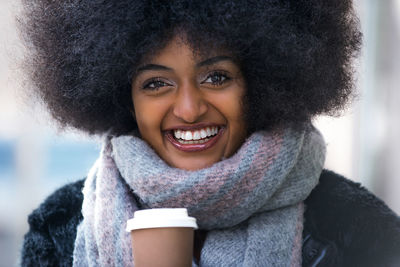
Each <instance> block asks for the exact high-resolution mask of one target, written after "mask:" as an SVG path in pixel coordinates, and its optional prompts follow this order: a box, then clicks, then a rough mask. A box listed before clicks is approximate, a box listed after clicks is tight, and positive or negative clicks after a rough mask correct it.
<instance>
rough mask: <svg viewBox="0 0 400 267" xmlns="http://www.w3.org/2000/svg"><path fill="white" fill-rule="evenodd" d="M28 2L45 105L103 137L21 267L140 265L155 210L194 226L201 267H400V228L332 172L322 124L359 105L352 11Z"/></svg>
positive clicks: (26, 21) (322, 5) (276, 4)
mask: <svg viewBox="0 0 400 267" xmlns="http://www.w3.org/2000/svg"><path fill="white" fill-rule="evenodd" d="M23 3H24V7H25V12H24V16H23V18H22V19H21V21H22V23H21V28H22V32H23V33H24V35H25V38H26V40H27V44H28V45H30V48H31V52H32V55H31V57H30V59H31V61H30V62H28V63H27V65H28V66H27V67H28V70H29V71H30V78H31V79H32V82H33V84H34V86H35V88H37V89H36V90H37V92H38V94H39V95H40V97H41V98H42V99H43V100H44V102H45V103H46V104H47V106H48V108H49V110H50V112H51V113H52V115H53V117H54V118H55V119H56V120H58V121H59V122H60V123H61V125H62V126H72V127H75V128H77V129H81V130H84V131H86V132H88V133H91V134H101V135H104V137H105V138H104V144H103V149H102V153H101V155H100V157H99V160H98V161H97V162H96V163H95V165H94V166H93V168H92V170H91V172H90V173H89V175H88V177H87V178H86V179H85V180H84V181H78V182H76V183H73V184H69V185H66V186H65V187H63V188H61V189H60V190H58V191H56V192H55V193H54V194H53V195H51V196H50V197H49V198H48V199H47V200H46V201H45V202H44V203H43V204H42V205H41V206H40V207H39V208H38V209H37V210H35V211H34V212H33V213H32V214H31V215H30V217H29V223H30V230H29V232H28V233H27V235H26V236H25V242H24V247H23V251H22V264H23V265H26V266H31V265H32V266H70V265H75V266H87V265H90V266H108V265H111V266H113V265H117V266H124V265H130V264H131V263H132V261H133V259H132V253H131V243H130V239H129V234H127V233H125V231H124V228H125V227H124V223H125V222H126V220H127V219H129V218H130V217H132V214H133V212H134V211H135V210H138V209H143V208H157V207H186V208H188V210H189V213H190V215H191V216H194V217H196V218H197V221H198V224H199V227H200V230H199V231H197V232H196V236H195V244H194V245H195V249H194V255H193V265H199V266H301V265H302V266H398V265H399V263H400V261H399V256H400V255H399V253H398V252H399V251H400V220H399V218H398V217H397V216H396V215H395V214H394V213H393V212H392V211H391V210H390V209H389V208H388V207H387V206H386V205H385V204H384V203H383V202H382V201H380V200H378V199H377V198H376V197H374V196H373V195H371V194H370V193H369V192H368V191H367V190H365V189H363V188H361V187H360V186H359V185H358V184H355V183H353V182H350V181H348V180H346V179H345V178H343V177H341V176H339V175H337V174H335V173H333V172H329V171H326V170H322V167H323V163H324V155H325V145H324V142H323V139H322V137H321V136H320V134H319V133H318V131H317V130H315V129H314V128H313V127H312V125H311V123H310V121H311V118H313V116H315V115H317V114H321V113H331V114H332V113H336V112H337V111H339V110H341V109H342V107H343V106H344V105H345V104H346V101H347V100H348V98H349V97H350V96H351V93H352V88H353V80H352V71H353V70H352V67H351V63H352V59H353V58H354V57H355V56H356V55H357V53H358V51H359V47H360V39H361V34H360V32H359V30H358V21H357V18H356V17H355V15H354V13H353V9H352V3H351V1H347V0H340V1H335V2H331V1H321V0H313V1H310V0H308V1H303V0H301V1H300V0H293V1H290V0H287V1H283V0H271V1H215V0H214V1H136V2H133V1H93V0H90V1H66V2H61V1H52V2H49V1H43V0H29V1H28V0H26V1H23ZM82 192H83V193H82Z"/></svg>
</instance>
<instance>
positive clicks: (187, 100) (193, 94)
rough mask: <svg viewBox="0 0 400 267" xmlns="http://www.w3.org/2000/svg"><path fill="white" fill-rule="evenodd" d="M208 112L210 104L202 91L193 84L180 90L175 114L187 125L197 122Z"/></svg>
mask: <svg viewBox="0 0 400 267" xmlns="http://www.w3.org/2000/svg"><path fill="white" fill-rule="evenodd" d="M207 110H208V104H207V101H206V99H205V98H204V96H203V94H202V92H201V91H200V89H199V88H198V87H197V86H196V85H194V84H191V83H188V84H186V85H183V86H181V87H180V88H179V89H178V92H177V95H176V99H175V103H174V107H173V114H174V115H175V116H176V117H178V118H179V119H181V120H183V121H184V122H186V123H194V122H196V121H197V120H198V119H199V118H200V117H201V116H202V115H204V114H205V113H206V112H207Z"/></svg>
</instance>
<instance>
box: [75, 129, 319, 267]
mask: <svg viewBox="0 0 400 267" xmlns="http://www.w3.org/2000/svg"><path fill="white" fill-rule="evenodd" d="M324 159H325V143H324V141H323V138H322V136H321V135H320V133H319V132H318V131H317V130H316V129H315V128H313V127H312V126H309V127H308V128H306V129H305V130H302V131H297V130H294V129H292V128H287V129H285V130H280V131H274V132H257V133H254V134H252V135H251V136H250V137H249V138H248V139H247V140H246V141H245V143H244V144H243V145H242V147H241V148H240V149H239V150H238V152H237V153H236V154H235V155H233V156H232V157H230V158H228V159H225V160H222V161H220V162H217V163H215V164H214V165H212V166H211V167H209V168H205V169H201V170H197V171H186V170H181V169H176V168H172V167H170V166H168V165H167V164H166V163H165V162H164V161H163V160H162V159H161V158H159V157H158V156H157V154H156V153H155V152H154V151H153V150H152V149H151V148H150V147H149V146H148V145H147V143H146V142H144V141H143V140H141V139H139V138H137V137H133V136H119V137H113V138H106V140H105V142H104V146H103V149H102V153H101V156H100V158H99V160H98V161H97V162H96V164H95V166H94V167H93V168H92V170H91V172H90V174H89V176H88V178H87V180H86V182H85V186H84V190H83V194H84V201H83V206H82V214H83V217H84V219H83V221H82V222H81V224H80V225H79V226H78V233H77V238H76V241H75V249H74V261H73V262H74V266H132V262H133V259H132V253H131V241H130V236H129V233H126V232H125V223H126V221H127V220H128V219H130V218H131V217H132V216H133V212H134V211H135V210H137V209H138V203H137V202H136V199H140V202H141V205H142V206H143V207H145V208H160V207H163V208H167V207H168V208H175V207H176V208H178V207H179V208H180V207H185V208H187V209H188V211H189V214H190V216H194V217H196V219H197V222H198V224H199V227H200V229H206V230H209V232H208V234H207V238H206V241H205V243H204V246H203V249H202V252H201V261H200V263H199V265H200V266H285V267H286V266H301V240H302V229H303V200H304V199H305V198H307V196H308V195H309V193H310V192H311V190H312V189H313V188H314V187H315V186H316V184H317V183H318V178H319V175H320V173H321V171H322V168H323V164H324ZM134 194H135V195H136V197H135V196H134ZM193 265H194V266H195V265H196V264H195V263H193Z"/></svg>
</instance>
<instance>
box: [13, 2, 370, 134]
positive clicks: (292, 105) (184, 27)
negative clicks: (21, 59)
mask: <svg viewBox="0 0 400 267" xmlns="http://www.w3.org/2000/svg"><path fill="white" fill-rule="evenodd" d="M22 4H23V11H22V13H21V14H20V17H19V22H20V24H19V26H20V31H21V33H22V36H23V38H24V40H25V43H26V45H27V47H28V50H29V54H28V57H27V60H26V71H27V74H28V78H29V79H30V80H31V82H32V84H33V87H34V88H35V89H34V90H35V91H34V92H35V94H37V95H38V96H39V97H40V99H42V100H43V101H44V103H45V104H46V105H47V107H48V109H49V111H50V113H51V114H52V116H53V117H54V118H55V119H56V120H57V121H58V122H59V123H60V124H61V126H72V127H75V128H78V129H80V130H83V131H86V132H88V133H90V134H101V133H104V132H110V131H111V132H112V133H114V134H116V135H119V134H124V133H128V132H131V131H135V130H137V125H136V123H135V120H134V118H133V116H132V113H131V110H132V108H133V103H132V99H131V81H132V74H134V73H135V69H136V68H137V67H138V64H139V63H140V62H141V60H142V59H143V57H144V56H146V55H148V54H149V53H152V52H155V51H157V50H158V49H161V48H162V47H164V46H165V45H166V44H167V42H168V40H171V38H173V35H174V34H175V33H176V32H177V29H179V30H180V31H183V32H184V33H185V35H186V36H187V40H188V42H189V43H190V44H191V45H192V47H193V49H198V50H199V51H201V52H203V53H206V52H207V51H210V49H215V47H216V46H218V47H223V48H224V49H227V50H228V51H231V52H232V53H233V55H235V58H237V59H238V62H239V64H240V67H241V70H242V73H243V76H244V78H245V82H246V86H247V93H246V97H245V103H247V105H246V106H247V108H246V114H245V115H246V119H247V121H248V127H249V129H248V131H249V132H253V131H256V130H261V129H268V128H271V127H276V126H278V125H283V124H285V123H299V122H307V121H309V120H310V119H311V118H312V117H313V116H315V115H318V114H331V115H333V114H336V113H337V111H340V110H342V109H343V108H344V107H345V105H346V103H347V102H348V100H349V98H350V97H351V96H352V95H353V91H354V90H353V89H354V79H353V72H354V67H353V59H354V58H355V57H357V56H358V54H359V51H360V47H361V39H362V36H361V33H360V30H359V28H360V27H359V21H358V18H357V16H356V15H355V13H354V9H353V3H352V1H351V0H337V1H329V0H259V1H256V0H252V1H249V0H231V1H222V0H201V1H194V0H192V1H190V0H174V1H165V0H140V1H134V0H118V1H113V0H111V1H110V0H109V1H104V0H79V1H77V0H59V1H49V0H22Z"/></svg>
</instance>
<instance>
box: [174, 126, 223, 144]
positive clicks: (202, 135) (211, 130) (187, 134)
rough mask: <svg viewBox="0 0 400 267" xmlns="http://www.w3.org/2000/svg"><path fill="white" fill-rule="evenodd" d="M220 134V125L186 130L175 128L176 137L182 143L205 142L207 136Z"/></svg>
mask: <svg viewBox="0 0 400 267" xmlns="http://www.w3.org/2000/svg"><path fill="white" fill-rule="evenodd" d="M216 134H218V127H215V126H214V127H207V128H203V129H200V130H197V131H193V132H192V131H184V130H174V137H175V139H177V140H179V141H180V142H181V143H182V144H190V142H192V143H191V144H193V143H194V144H198V143H204V142H203V141H204V139H207V140H208V138H207V137H210V136H213V135H216Z"/></svg>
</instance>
